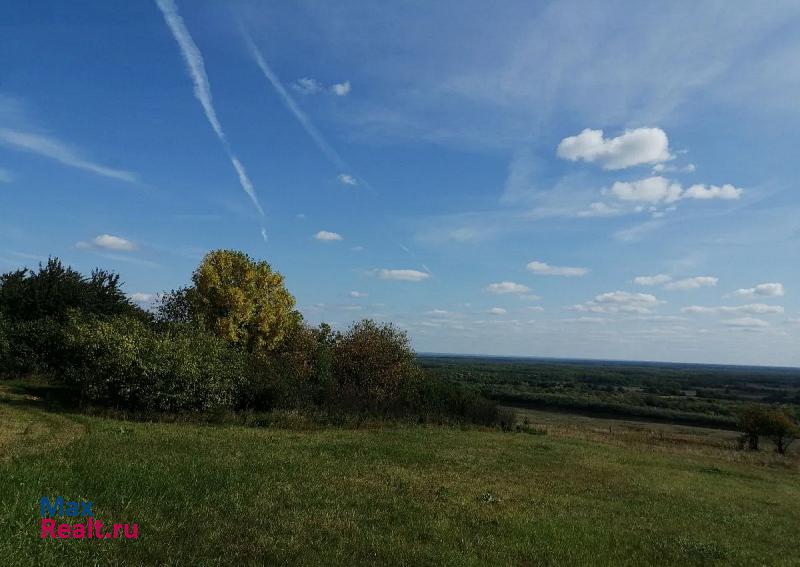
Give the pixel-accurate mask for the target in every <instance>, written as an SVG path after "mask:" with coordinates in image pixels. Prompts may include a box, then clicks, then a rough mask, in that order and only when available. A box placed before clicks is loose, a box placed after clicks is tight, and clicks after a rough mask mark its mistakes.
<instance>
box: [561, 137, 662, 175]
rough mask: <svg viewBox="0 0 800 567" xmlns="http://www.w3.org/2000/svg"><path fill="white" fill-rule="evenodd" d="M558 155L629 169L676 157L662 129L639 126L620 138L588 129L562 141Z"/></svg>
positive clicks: (604, 165)
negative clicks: (604, 135) (672, 154)
mask: <svg viewBox="0 0 800 567" xmlns="http://www.w3.org/2000/svg"><path fill="white" fill-rule="evenodd" d="M557 154H558V157H560V158H563V159H568V160H571V161H577V160H584V161H588V162H595V161H596V162H598V163H600V164H601V165H602V166H603V168H604V169H625V168H626V167H632V166H634V165H641V164H654V163H660V162H664V161H667V160H669V159H671V158H672V156H671V155H670V153H669V140H668V139H667V135H666V133H664V131H663V130H662V129H661V128H636V129H635V130H627V131H626V132H625V133H624V134H622V135H621V136H617V137H616V138H604V137H603V131H602V130H592V129H590V128H586V129H585V130H584V131H583V132H581V133H580V134H578V135H577V136H569V137H567V138H564V139H563V140H561V143H560V144H558V150H557Z"/></svg>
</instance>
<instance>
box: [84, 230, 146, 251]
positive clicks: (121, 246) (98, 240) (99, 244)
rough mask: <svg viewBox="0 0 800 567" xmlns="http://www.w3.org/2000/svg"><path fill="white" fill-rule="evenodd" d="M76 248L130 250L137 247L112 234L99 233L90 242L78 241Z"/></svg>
mask: <svg viewBox="0 0 800 567" xmlns="http://www.w3.org/2000/svg"><path fill="white" fill-rule="evenodd" d="M76 246H77V247H78V248H104V249H106V250H118V251H122V252H132V251H134V250H136V249H137V248H138V247H137V246H136V244H135V243H133V242H131V241H130V240H127V239H125V238H122V237H121V236H114V235H112V234H101V235H99V236H95V237H94V238H93V239H92V240H91V241H90V242H78V243H77V244H76Z"/></svg>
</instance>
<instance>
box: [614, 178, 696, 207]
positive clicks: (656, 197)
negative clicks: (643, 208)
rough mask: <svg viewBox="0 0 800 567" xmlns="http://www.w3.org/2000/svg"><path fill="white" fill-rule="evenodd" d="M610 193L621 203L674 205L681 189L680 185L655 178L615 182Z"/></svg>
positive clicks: (679, 196)
mask: <svg viewBox="0 0 800 567" xmlns="http://www.w3.org/2000/svg"><path fill="white" fill-rule="evenodd" d="M611 192H612V193H613V194H614V195H615V196H616V197H617V198H619V199H621V200H622V201H636V202H644V203H674V202H675V201H677V200H679V199H680V198H681V194H682V192H683V189H682V188H681V185H680V183H674V182H671V181H670V180H669V179H667V178H665V177H661V176H656V177H648V178H646V179H641V180H639V181H617V182H615V183H614V185H612V186H611Z"/></svg>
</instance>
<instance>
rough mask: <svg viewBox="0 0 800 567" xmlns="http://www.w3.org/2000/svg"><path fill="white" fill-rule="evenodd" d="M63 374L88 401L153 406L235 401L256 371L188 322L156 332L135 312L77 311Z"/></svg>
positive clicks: (195, 407)
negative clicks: (121, 314)
mask: <svg viewBox="0 0 800 567" xmlns="http://www.w3.org/2000/svg"><path fill="white" fill-rule="evenodd" d="M64 351H65V353H64V357H63V359H64V365H63V368H62V369H60V370H61V372H60V375H61V376H63V379H64V381H65V382H66V383H67V384H69V385H71V386H73V387H74V388H76V389H77V390H78V391H79V393H80V396H81V399H82V400H83V401H84V402H90V403H99V404H104V405H110V406H112V407H117V408H125V409H136V410H139V409H141V410H152V411H169V412H181V411H213V410H216V409H221V408H229V407H231V406H232V405H233V403H234V400H235V396H236V394H237V391H238V388H239V384H240V382H241V381H242V380H243V379H244V378H245V377H246V375H247V373H248V372H249V371H250V368H249V366H248V358H247V356H246V355H244V354H242V353H240V352H238V351H236V350H234V349H232V348H230V347H229V346H228V345H227V344H226V343H225V342H224V341H222V340H221V339H219V338H217V337H214V336H212V335H208V334H206V333H203V332H199V331H198V330H197V329H194V328H192V327H190V326H186V325H171V326H169V327H168V328H167V329H165V330H161V331H156V330H154V329H153V328H152V327H150V326H148V325H146V324H144V323H142V322H141V321H138V320H136V319H133V318H130V317H116V318H112V319H100V318H96V317H85V316H79V315H75V316H73V317H72V319H71V321H70V323H69V325H68V326H67V328H66V331H65V337H64Z"/></svg>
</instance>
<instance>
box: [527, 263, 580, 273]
mask: <svg viewBox="0 0 800 567" xmlns="http://www.w3.org/2000/svg"><path fill="white" fill-rule="evenodd" d="M527 268H528V269H529V270H530V271H531V272H533V273H534V274H539V275H542V276H568V277H581V276H585V275H586V274H588V273H589V269H588V268H572V267H568V266H551V265H549V264H546V263H544V262H537V261H535V260H534V261H533V262H529V263H528V266H527Z"/></svg>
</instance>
